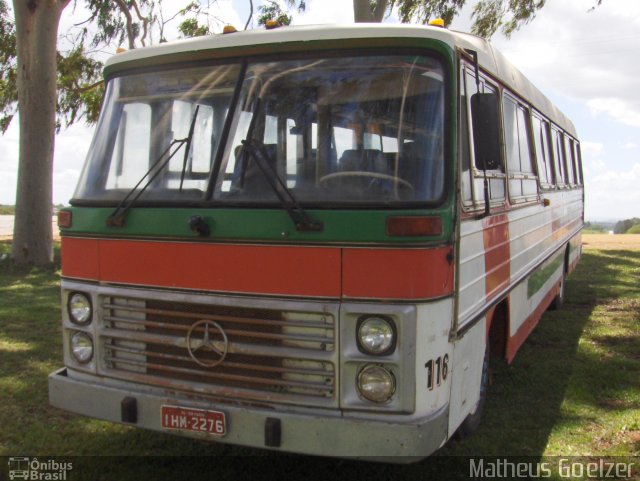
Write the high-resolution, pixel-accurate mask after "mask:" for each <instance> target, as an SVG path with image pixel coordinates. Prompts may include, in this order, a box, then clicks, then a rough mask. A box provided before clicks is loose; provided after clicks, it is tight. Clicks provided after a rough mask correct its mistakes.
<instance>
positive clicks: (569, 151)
mask: <svg viewBox="0 0 640 481" xmlns="http://www.w3.org/2000/svg"><path fill="white" fill-rule="evenodd" d="M564 151H565V155H566V161H567V184H570V185H576V177H575V167H574V161H573V140H571V139H569V137H568V136H566V135H565V136H564Z"/></svg>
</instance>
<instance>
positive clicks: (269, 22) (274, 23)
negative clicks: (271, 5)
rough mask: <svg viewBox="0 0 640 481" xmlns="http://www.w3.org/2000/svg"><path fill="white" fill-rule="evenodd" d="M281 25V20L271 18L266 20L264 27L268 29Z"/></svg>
mask: <svg viewBox="0 0 640 481" xmlns="http://www.w3.org/2000/svg"><path fill="white" fill-rule="evenodd" d="M279 26H280V22H278V21H277V20H273V19H271V20H267V21H266V22H264V28H266V29H267V30H271V29H274V28H278V27H279Z"/></svg>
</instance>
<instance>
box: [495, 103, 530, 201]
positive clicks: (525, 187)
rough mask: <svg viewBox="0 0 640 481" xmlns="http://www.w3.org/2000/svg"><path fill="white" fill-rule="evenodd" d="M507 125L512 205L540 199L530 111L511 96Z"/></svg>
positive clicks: (506, 107)
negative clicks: (531, 137) (538, 196)
mask: <svg viewBox="0 0 640 481" xmlns="http://www.w3.org/2000/svg"><path fill="white" fill-rule="evenodd" d="M502 107H503V109H502V112H503V125H504V139H505V148H506V154H507V170H508V177H509V197H510V199H511V201H512V202H514V203H517V202H526V201H531V200H536V199H537V194H538V185H537V181H536V179H535V172H534V169H533V162H532V160H533V159H532V158H531V140H530V138H529V132H530V129H529V122H528V119H529V111H528V110H527V109H526V108H525V107H523V106H522V105H520V104H519V103H517V102H516V101H515V100H514V99H512V98H511V97H509V96H507V95H505V96H504V97H503V105H502Z"/></svg>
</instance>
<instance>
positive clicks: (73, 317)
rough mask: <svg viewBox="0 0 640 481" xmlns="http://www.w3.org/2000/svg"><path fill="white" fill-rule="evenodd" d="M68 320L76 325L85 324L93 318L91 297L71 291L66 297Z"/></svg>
mask: <svg viewBox="0 0 640 481" xmlns="http://www.w3.org/2000/svg"><path fill="white" fill-rule="evenodd" d="M67 314H68V315H69V320H70V321H71V322H72V323H74V324H76V325H78V326H87V325H89V324H90V323H91V321H92V320H93V305H92V304H91V298H90V297H89V296H88V295H87V294H85V293H83V292H71V293H69V297H68V299H67Z"/></svg>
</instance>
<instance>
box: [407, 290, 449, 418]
mask: <svg viewBox="0 0 640 481" xmlns="http://www.w3.org/2000/svg"><path fill="white" fill-rule="evenodd" d="M452 316H453V298H452V297H449V298H447V299H442V300H440V301H436V302H430V303H425V304H419V305H418V306H417V326H416V327H417V329H416V369H415V373H416V376H415V386H416V410H415V416H416V417H418V418H420V417H424V416H428V415H431V414H433V413H434V412H436V411H438V410H439V409H440V408H442V407H443V406H445V405H447V403H448V402H449V393H450V385H451V359H452V355H453V345H452V344H451V343H450V342H449V331H450V329H451V319H452Z"/></svg>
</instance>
